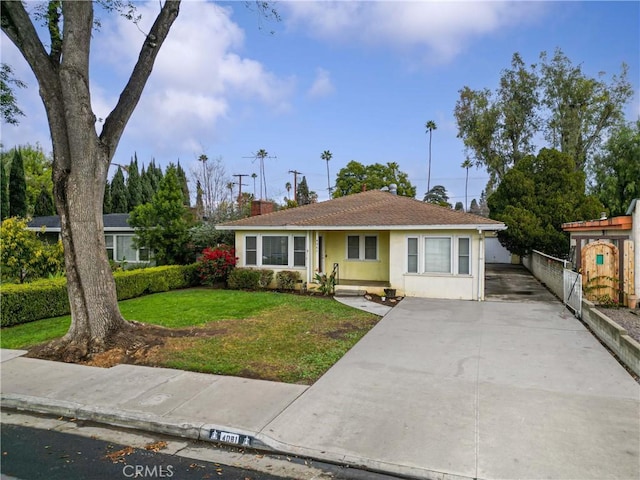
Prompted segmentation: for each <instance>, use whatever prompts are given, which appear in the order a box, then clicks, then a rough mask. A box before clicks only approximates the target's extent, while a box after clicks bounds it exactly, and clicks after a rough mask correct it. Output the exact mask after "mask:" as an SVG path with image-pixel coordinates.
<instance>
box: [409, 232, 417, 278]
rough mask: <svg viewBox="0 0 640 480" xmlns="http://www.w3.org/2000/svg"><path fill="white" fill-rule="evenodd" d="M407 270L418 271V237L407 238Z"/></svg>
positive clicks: (410, 271)
mask: <svg viewBox="0 0 640 480" xmlns="http://www.w3.org/2000/svg"><path fill="white" fill-rule="evenodd" d="M407 272H408V273H418V239H417V238H415V237H412V238H407Z"/></svg>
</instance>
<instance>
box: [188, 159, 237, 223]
mask: <svg viewBox="0 0 640 480" xmlns="http://www.w3.org/2000/svg"><path fill="white" fill-rule="evenodd" d="M198 161H199V162H202V166H201V167H200V166H197V167H194V168H192V169H191V178H192V179H193V183H194V184H198V183H199V184H200V188H201V190H202V209H203V214H204V217H205V218H207V219H214V218H217V211H218V208H219V207H220V205H221V204H222V202H227V201H229V190H228V188H227V186H228V185H229V183H232V182H231V176H230V175H228V174H227V172H226V170H225V167H224V164H223V163H222V158H221V157H216V158H213V159H210V158H209V157H207V156H206V155H204V154H203V155H200V156H199V157H198Z"/></svg>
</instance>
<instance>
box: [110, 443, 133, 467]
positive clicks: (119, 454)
mask: <svg viewBox="0 0 640 480" xmlns="http://www.w3.org/2000/svg"><path fill="white" fill-rule="evenodd" d="M134 451H135V449H134V448H133V447H124V448H122V449H120V450H116V451H115V452H111V453H107V454H106V455H105V457H107V458H108V459H109V460H111V461H112V462H113V463H120V462H121V463H124V457H126V456H127V455H131V454H132V453H133V452H134Z"/></svg>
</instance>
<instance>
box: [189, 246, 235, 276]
mask: <svg viewBox="0 0 640 480" xmlns="http://www.w3.org/2000/svg"><path fill="white" fill-rule="evenodd" d="M237 260H238V259H237V258H236V256H235V250H234V248H233V247H230V246H229V245H220V246H218V247H215V248H209V247H207V248H205V249H204V250H203V251H202V255H200V257H199V258H198V267H197V271H198V277H199V278H200V283H201V284H202V285H213V284H215V283H216V282H226V281H227V277H228V276H229V273H230V272H231V271H232V270H233V269H234V268H235V267H236V261H237Z"/></svg>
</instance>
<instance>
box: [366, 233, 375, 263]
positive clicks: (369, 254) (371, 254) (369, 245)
mask: <svg viewBox="0 0 640 480" xmlns="http://www.w3.org/2000/svg"><path fill="white" fill-rule="evenodd" d="M364 259H365V260H377V259H378V237H375V236H365V237H364Z"/></svg>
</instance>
